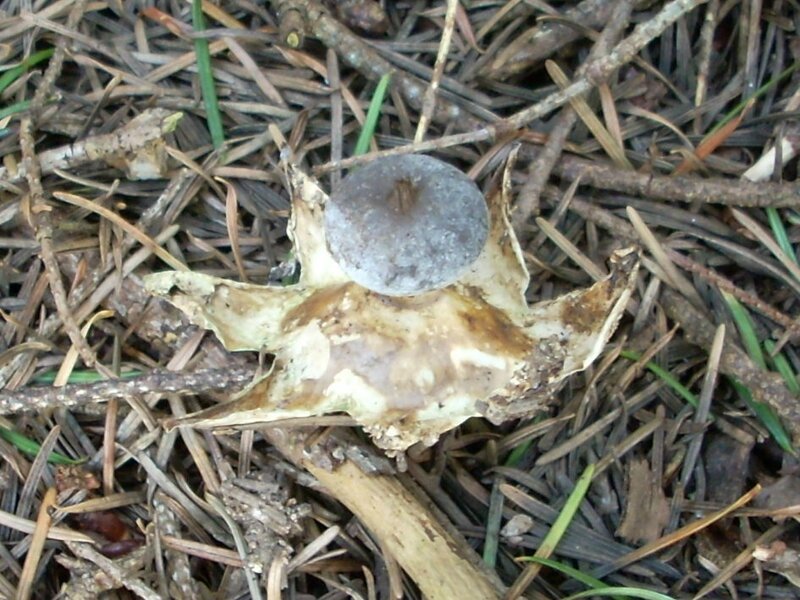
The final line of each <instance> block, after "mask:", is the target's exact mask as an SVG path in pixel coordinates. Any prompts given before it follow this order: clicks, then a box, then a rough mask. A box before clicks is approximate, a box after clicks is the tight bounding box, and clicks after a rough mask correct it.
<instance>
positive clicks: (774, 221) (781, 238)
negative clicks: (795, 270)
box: [766, 206, 797, 264]
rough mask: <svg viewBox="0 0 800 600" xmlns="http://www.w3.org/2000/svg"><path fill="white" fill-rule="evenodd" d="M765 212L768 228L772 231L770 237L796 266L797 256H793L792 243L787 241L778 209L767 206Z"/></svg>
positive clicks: (787, 235) (787, 237)
mask: <svg viewBox="0 0 800 600" xmlns="http://www.w3.org/2000/svg"><path fill="white" fill-rule="evenodd" d="M766 211H767V218H768V219H769V226H770V228H771V229H772V235H773V236H775V241H776V242H777V244H778V246H780V249H781V250H783V253H784V254H785V255H786V256H788V257H789V258H790V259H791V260H793V261H794V262H795V264H797V256H796V255H795V251H794V248H793V247H792V243H791V242H790V241H789V233H788V232H787V231H786V227H785V226H784V224H783V220H782V219H781V215H780V213H779V212H778V209H777V208H775V207H773V206H768V207H767V209H766Z"/></svg>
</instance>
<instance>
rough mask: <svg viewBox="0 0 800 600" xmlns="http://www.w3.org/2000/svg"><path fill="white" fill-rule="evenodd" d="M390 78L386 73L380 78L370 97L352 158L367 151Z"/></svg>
mask: <svg viewBox="0 0 800 600" xmlns="http://www.w3.org/2000/svg"><path fill="white" fill-rule="evenodd" d="M391 78H392V76H391V74H390V73H387V74H386V75H384V76H383V77H381V79H380V81H379V82H378V85H377V87H376V88H375V93H374V94H373V95H372V100H370V102H369V109H368V110H367V117H366V119H364V127H362V128H361V133H360V134H359V136H358V141H357V142H356V149H355V151H354V152H353V156H359V155H361V154H366V152H367V150H368V149H369V143H370V141H372V136H373V135H375V128H376V127H377V126H378V118H379V117H380V116H381V106H383V100H384V98H385V97H386V92H387V90H388V89H389V81H390V80H391Z"/></svg>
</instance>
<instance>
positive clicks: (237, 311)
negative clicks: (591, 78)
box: [145, 156, 638, 453]
mask: <svg viewBox="0 0 800 600" xmlns="http://www.w3.org/2000/svg"><path fill="white" fill-rule="evenodd" d="M389 161H391V162H389ZM380 162H381V163H383V164H379V165H378V166H379V167H380V169H379V171H380V173H381V180H380V181H378V180H377V179H376V178H375V177H372V179H373V181H374V182H375V185H374V189H375V190H376V191H375V193H372V194H371V195H370V193H371V192H363V193H364V197H362V196H358V197H354V196H351V195H350V194H354V193H356V192H353V191H352V190H358V189H361V186H362V185H364V186H367V187H369V183H368V181H369V180H370V176H369V175H370V171H369V169H370V168H372V169H376V168H377V167H375V166H374V165H375V164H376V163H378V161H376V163H372V164H371V165H368V166H367V167H364V168H363V169H362V170H361V175H359V171H356V172H355V173H353V174H351V175H350V176H349V177H348V178H347V179H346V180H345V181H344V182H343V184H342V188H341V189H342V192H338V191H337V192H336V193H334V195H333V196H332V197H331V198H329V197H328V196H327V195H326V194H325V193H324V192H323V191H322V189H321V188H320V187H319V185H318V184H317V182H316V181H314V180H313V179H312V178H310V177H309V176H307V175H305V174H304V173H303V172H302V171H301V170H300V169H299V168H297V167H296V166H295V165H293V164H286V169H287V173H288V179H289V184H290V191H291V197H292V216H291V219H290V223H289V228H288V234H289V236H290V238H291V240H292V242H293V243H294V248H295V252H296V256H297V259H298V260H299V262H300V265H301V272H300V280H299V281H298V283H297V284H294V285H289V286H285V287H281V286H272V285H268V286H258V285H250V284H244V283H239V282H235V281H228V280H224V279H219V278H216V277H211V276H208V275H202V274H199V273H189V272H167V273H157V274H153V275H149V276H147V278H146V279H145V283H146V285H147V287H148V289H149V290H150V291H151V292H152V293H154V294H157V295H159V296H162V297H164V298H166V299H167V300H169V301H170V302H171V303H172V304H174V305H175V306H177V307H178V308H180V309H181V310H182V311H184V312H185V313H186V314H187V315H188V317H189V318H190V320H191V321H192V322H194V323H196V324H197V325H199V326H201V327H205V328H207V329H210V330H211V331H213V332H214V333H215V334H216V335H217V337H218V338H219V339H220V340H221V341H222V342H223V344H224V345H225V347H226V348H227V349H229V350H264V351H267V352H270V353H272V354H274V356H275V358H274V362H273V365H272V369H271V370H270V372H269V373H268V374H267V375H265V376H264V377H262V378H261V379H259V380H257V381H255V382H253V383H252V384H251V386H250V387H249V388H248V389H247V390H245V391H244V392H242V393H241V394H240V395H239V396H238V398H237V399H234V400H233V401H231V402H229V403H225V404H220V405H217V406H214V407H211V408H209V409H206V410H203V411H200V412H198V413H195V414H193V415H189V416H188V417H185V418H182V419H176V420H173V421H171V422H170V423H168V426H176V425H177V426H184V425H186V426H189V425H191V426H194V427H202V428H213V427H232V426H244V425H252V424H257V423H265V422H271V421H278V420H282V419H287V418H292V417H308V416H316V415H322V414H328V413H334V412H345V413H348V414H349V415H350V416H351V417H353V419H354V420H355V421H356V422H358V423H359V424H360V425H361V426H363V427H364V429H365V430H366V431H367V432H368V433H369V434H370V435H371V436H372V438H373V440H374V441H375V443H376V444H377V445H378V446H380V447H382V448H384V449H386V450H387V451H389V452H390V453H394V452H398V451H403V450H405V449H406V448H408V447H409V446H411V445H412V444H414V443H416V442H422V443H424V444H426V445H430V444H433V443H435V442H436V440H437V439H438V438H439V436H440V435H441V434H442V433H444V432H445V431H448V430H449V429H451V428H453V427H456V426H457V425H459V424H460V423H462V422H463V421H465V420H466V419H468V418H469V417H473V416H484V417H486V418H488V419H489V420H490V421H492V422H494V423H499V422H502V421H504V420H507V419H510V418H514V417H519V416H523V415H526V414H532V413H535V412H536V411H537V410H541V409H542V408H543V407H544V406H545V404H546V403H547V401H548V400H549V398H550V397H551V396H552V394H553V392H554V391H555V390H556V389H557V388H558V387H559V385H560V384H561V383H562V382H563V380H564V379H565V378H566V377H567V376H568V375H570V374H572V373H575V372H578V371H581V370H583V369H585V368H586V367H587V366H588V365H589V364H590V363H591V362H592V361H593V360H594V359H595V358H596V357H597V356H598V354H599V353H600V352H601V351H602V349H603V347H604V345H605V343H606V342H607V340H608V338H609V337H610V336H611V334H612V333H613V331H614V329H615V327H616V324H617V321H618V320H619V318H620V316H621V315H622V312H623V310H624V308H625V305H626V304H627V301H628V299H629V297H630V295H631V290H632V287H633V280H634V277H635V273H636V270H637V268H638V255H637V253H636V251H635V250H634V249H632V248H629V249H625V250H620V251H617V252H615V253H614V254H613V255H612V256H611V258H610V266H611V274H610V275H609V276H608V277H607V278H605V279H603V280H601V281H598V282H597V283H595V284H594V285H592V286H591V287H588V288H585V289H581V290H576V291H574V292H571V293H569V294H566V295H564V296H561V297H559V298H556V299H554V300H550V301H546V302H540V303H538V304H534V305H533V306H530V307H529V306H528V304H527V301H526V300H525V289H526V288H527V285H528V279H529V276H528V271H527V269H526V268H525V264H524V262H523V259H522V253H521V251H520V248H519V245H518V243H517V239H516V237H515V235H514V232H513V231H512V229H511V227H510V225H509V221H508V214H507V212H508V196H509V190H510V184H509V179H510V177H509V174H508V171H507V172H506V173H505V176H504V178H503V184H502V185H501V186H499V188H500V189H498V190H497V191H496V192H494V193H492V194H490V197H489V198H488V207H484V206H481V204H480V203H475V201H474V199H465V198H464V197H462V195H465V194H467V193H469V192H465V191H462V190H468V189H470V188H469V186H473V187H474V184H471V182H468V180H467V182H466V183H465V182H464V181H459V179H458V177H461V178H463V179H466V178H465V177H464V176H463V175H461V174H460V173H457V172H455V173H454V171H455V169H454V168H453V167H451V166H449V165H443V163H441V162H440V161H437V160H435V159H432V158H429V157H423V156H403V157H390V158H385V159H383V160H382V161H380ZM423 164H425V165H426V166H425V167H422V166H421V165H423ZM425 169H429V171H427V173H428V175H427V176H426V175H425V173H426V171H425ZM374 173H375V171H373V175H374ZM389 173H394V175H391V176H389V175H387V174H389ZM431 173H434V175H431ZM442 173H444V175H443V174H442ZM365 175H366V177H365ZM359 177H361V180H360V182H359V180H358V179H356V181H355V182H353V181H349V180H350V178H359ZM444 177H451V178H452V179H453V180H452V181H451V182H449V183H447V184H446V185H447V186H450V185H451V187H446V186H445V189H446V190H447V191H446V192H445V193H444V195H445V197H439V198H438V202H441V203H442V204H445V205H446V204H447V203H450V204H451V206H434V205H435V204H436V200H437V195H439V194H441V193H442V192H441V189H442V188H439V187H437V186H439V185H440V180H443V178H444ZM431 178H435V179H437V181H430V179H431ZM398 181H403V182H404V183H401V184H400V185H401V186H407V189H405V190H400V191H397V187H398V186H397V182H398ZM364 182H367V183H364ZM426 186H430V189H433V190H434V191H435V190H437V189H438V190H439V191H435V193H434V194H433V195H430V196H429V197H425V198H423V194H424V193H425V190H426V189H427V188H426ZM460 186H464V187H460ZM408 188H411V189H408ZM475 190H477V188H475ZM398 194H400V195H401V196H402V197H398ZM409 194H411V195H413V196H414V197H409ZM382 199H383V200H384V201H385V204H386V206H381V200H382ZM416 202H420V203H421V204H420V205H417V204H415V203H416ZM426 202H427V203H432V205H430V206H426V205H425V204H424V203H426ZM481 202H483V201H482V200H481ZM409 203H410V204H409ZM326 208H327V210H326ZM454 208H455V212H457V213H458V215H456V216H454V212H453V209H454ZM328 211H330V212H328ZM326 213H327V214H326ZM367 213H370V214H367ZM417 214H419V215H422V216H423V217H424V218H425V219H431V220H434V221H435V219H439V220H438V222H433V223H426V224H425V225H423V226H420V227H419V230H418V231H417V232H416V233H417V234H419V233H420V232H422V234H423V235H428V236H435V235H441V231H442V230H444V231H445V235H441V237H447V235H449V234H452V236H451V239H449V240H447V239H446V240H444V241H443V240H436V239H427V240H425V239H423V240H417V242H415V243H418V244H419V247H418V248H416V249H412V251H411V252H410V253H409V252H406V251H405V250H404V248H403V244H402V241H403V239H404V238H403V236H404V235H405V232H403V233H402V235H400V236H399V237H398V236H394V237H393V238H392V239H390V240H389V243H390V246H391V245H392V244H394V250H393V251H392V252H384V253H383V254H382V253H381V252H379V251H374V252H373V256H372V258H373V259H374V263H373V264H371V265H370V266H369V268H367V269H366V272H365V268H364V262H363V261H362V260H361V258H362V257H359V256H357V255H354V254H352V253H350V254H348V253H349V252H351V249H350V248H346V245H347V243H350V242H353V244H351V245H352V246H353V247H354V248H363V247H364V246H365V245H366V246H367V247H370V245H373V246H372V247H373V249H374V244H376V243H378V244H379V243H380V240H381V239H384V240H386V239H387V238H386V236H387V235H388V234H387V232H389V233H392V232H390V231H389V229H384V230H380V227H381V225H380V224H378V225H376V224H375V223H376V222H377V221H379V220H380V219H383V218H387V217H389V218H395V221H397V219H399V220H401V221H402V220H404V219H408V220H409V221H411V217H412V216H414V215H417ZM381 215H383V216H381ZM481 223H483V230H481ZM359 227H360V228H361V229H359ZM391 227H392V228H397V227H399V225H397V223H395V224H394V225H391ZM436 227H439V228H440V229H439V230H437V229H436ZM326 228H327V229H326ZM348 228H351V229H354V230H355V231H353V232H352V234H351V238H352V239H350V240H346V241H345V239H344V238H346V237H347V235H348V233H347V232H348ZM441 228H443V229H441ZM328 230H329V231H330V232H331V237H330V239H326V231H328ZM405 231H409V232H411V233H410V234H409V235H412V234H414V233H415V232H414V229H413V227H407V228H406V230H405ZM437 231H439V233H437ZM375 232H379V233H380V235H377V236H374V238H373V237H370V234H371V233H375ZM390 237H391V236H390ZM454 240H460V241H461V243H462V244H463V247H458V246H457V244H455V243H453V242H454ZM437 244H438V245H437ZM359 245H360V246H359ZM414 250H419V252H417V253H416V255H414ZM437 252H438V253H443V254H447V253H449V255H448V256H443V255H437V254H436V253H437ZM337 259H338V260H337ZM414 260H416V261H418V262H417V268H416V269H414V268H413V267H414ZM340 261H341V262H340ZM437 261H441V262H443V263H446V264H445V266H444V268H443V271H444V274H437V273H436V272H435V268H433V267H435V265H436V264H437ZM384 267H385V270H381V269H382V268H384ZM391 269H396V272H395V273H392V272H390V271H391ZM387 273H388V275H387ZM365 286H370V287H372V288H373V289H368V287H365Z"/></svg>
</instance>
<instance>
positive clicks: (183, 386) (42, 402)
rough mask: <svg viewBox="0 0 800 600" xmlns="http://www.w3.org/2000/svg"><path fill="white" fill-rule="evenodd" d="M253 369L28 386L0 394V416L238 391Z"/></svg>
mask: <svg viewBox="0 0 800 600" xmlns="http://www.w3.org/2000/svg"><path fill="white" fill-rule="evenodd" d="M254 374H255V369H251V368H247V367H236V368H224V369H201V370H198V371H190V372H188V373H182V372H173V371H152V372H150V373H147V374H145V375H140V376H138V377H132V378H130V379H111V380H108V381H98V382H97V383H87V384H69V385H65V386H63V387H52V386H31V387H25V388H22V389H20V390H18V391H15V392H3V391H0V414H8V413H18V412H23V411H26V412H27V411H42V410H46V409H51V408H55V407H59V408H75V407H80V406H85V405H87V404H94V403H100V402H105V401H106V400H108V399H109V398H125V397H129V396H133V395H141V394H149V393H158V394H168V393H169V394H197V393H202V392H209V391H214V390H231V391H233V390H238V389H241V388H243V387H244V386H245V385H246V384H247V383H249V382H250V381H251V380H252V378H253V376H254Z"/></svg>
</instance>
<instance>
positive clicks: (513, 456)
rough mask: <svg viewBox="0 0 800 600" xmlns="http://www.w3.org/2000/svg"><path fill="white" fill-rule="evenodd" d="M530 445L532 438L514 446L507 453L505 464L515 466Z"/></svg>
mask: <svg viewBox="0 0 800 600" xmlns="http://www.w3.org/2000/svg"><path fill="white" fill-rule="evenodd" d="M532 445H533V440H527V441H526V442H523V443H522V444H520V445H519V446H515V447H514V449H513V450H512V451H511V452H509V453H508V457H507V458H506V460H505V465H506V466H507V467H515V466H516V465H518V464H519V461H521V460H522V458H523V457H524V456H525V454H526V453H527V452H528V450H529V449H530V447H531V446H532Z"/></svg>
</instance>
